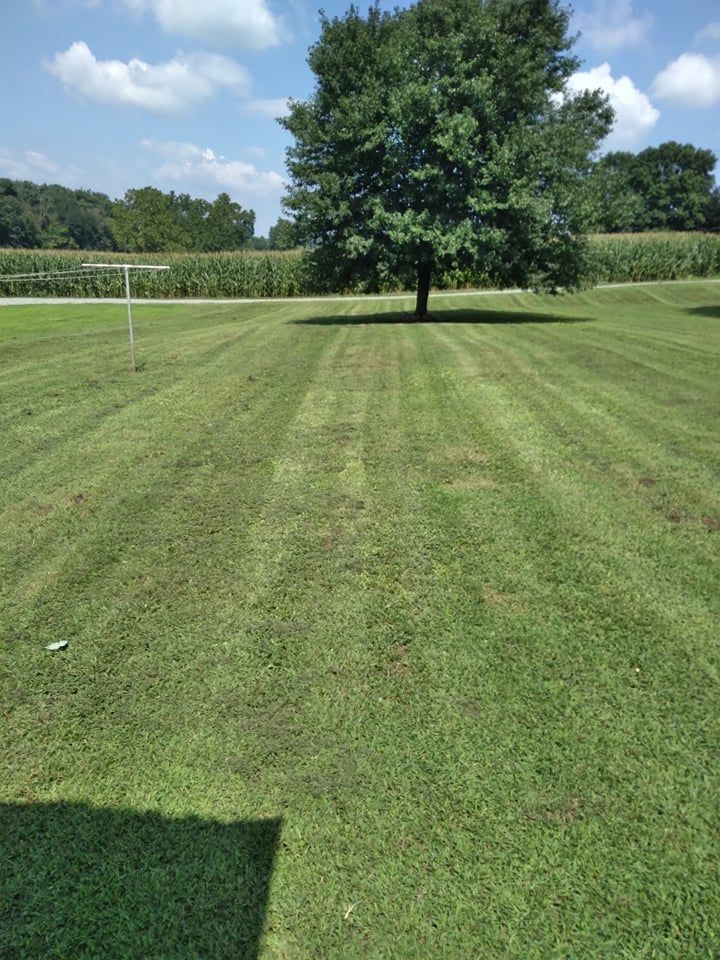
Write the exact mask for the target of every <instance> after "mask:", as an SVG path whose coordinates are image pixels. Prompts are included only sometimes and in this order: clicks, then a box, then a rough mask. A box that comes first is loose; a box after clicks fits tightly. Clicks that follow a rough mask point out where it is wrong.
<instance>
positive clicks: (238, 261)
mask: <svg viewBox="0 0 720 960" xmlns="http://www.w3.org/2000/svg"><path fill="white" fill-rule="evenodd" d="M92 262H96V263H98V262H100V263H108V262H117V263H127V262H135V263H158V264H168V265H169V266H170V269H169V270H168V271H167V272H164V273H154V272H151V271H147V272H144V271H137V272H136V273H133V274H132V292H133V296H134V297H149V298H156V297H157V298H172V297H183V298H184V297H188V298H193V297H197V298H201V297H209V298H212V297H296V296H308V295H312V294H316V293H318V292H319V291H320V289H321V288H320V286H319V284H318V283H317V282H316V281H315V280H314V278H313V274H312V270H311V267H310V263H309V258H308V256H307V254H305V253H303V252H302V251H293V252H270V253H264V252H263V253H209V254H188V253H180V254H177V253H176V254H136V255H129V254H112V253H98V254H88V253H86V252H83V251H52V250H17V249H12V250H0V278H4V277H8V276H18V275H21V274H23V275H27V274H36V273H46V274H53V273H56V272H59V271H68V270H72V271H74V272H73V273H71V274H70V275H68V276H66V277H59V276H53V277H46V278H42V279H41V278H29V277H25V278H24V279H16V280H10V281H6V280H4V279H0V297H63V296H65V297H120V296H123V295H124V287H123V275H122V272H121V271H118V270H116V271H108V272H103V271H101V270H98V271H95V270H87V271H85V272H84V271H82V264H83V263H92ZM718 275H720V236H719V235H716V234H701V233H657V234H650V233H645V234H606V235H597V236H593V237H591V238H590V244H589V257H588V266H587V272H586V277H585V280H586V283H588V284H590V285H592V284H596V283H620V282H632V281H635V282H637V281H641V280H679V279H684V278H690V277H710V276H718ZM436 282H437V285H438V286H439V287H442V288H445V289H448V288H451V287H480V288H489V287H492V281H491V279H490V278H488V277H487V276H484V275H480V274H479V273H476V274H471V273H467V274H464V273H461V272H460V271H454V272H452V273H447V274H444V275H442V276H439V277H437V278H436ZM338 292H340V293H343V292H347V291H338ZM388 292H389V291H388Z"/></svg>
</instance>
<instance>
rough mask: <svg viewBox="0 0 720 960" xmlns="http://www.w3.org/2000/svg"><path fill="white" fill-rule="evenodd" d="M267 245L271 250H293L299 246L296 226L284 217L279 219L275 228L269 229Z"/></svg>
mask: <svg viewBox="0 0 720 960" xmlns="http://www.w3.org/2000/svg"><path fill="white" fill-rule="evenodd" d="M268 244H269V247H270V249H271V250H294V249H295V247H298V246H300V238H299V237H298V228H297V224H296V223H295V222H294V221H292V220H288V219H287V218H286V217H280V219H279V220H278V222H277V223H276V224H275V226H274V227H270V232H269V233H268Z"/></svg>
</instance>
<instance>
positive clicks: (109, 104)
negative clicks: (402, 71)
mask: <svg viewBox="0 0 720 960" xmlns="http://www.w3.org/2000/svg"><path fill="white" fill-rule="evenodd" d="M348 5H349V0H348V2H345V0H324V2H323V0H3V31H2V35H0V82H1V83H2V89H3V90H4V100H5V108H4V110H3V118H2V124H1V125H0V176H9V177H16V178H25V179H29V180H35V181H37V182H55V183H63V184H66V185H67V186H77V187H89V188H92V189H96V190H101V191H103V192H105V193H109V194H110V195H111V196H113V197H116V196H122V194H123V193H124V192H125V190H127V189H128V188H130V187H140V186H145V185H148V184H153V185H155V186H159V187H161V188H162V189H164V190H169V189H174V190H176V191H187V192H189V193H192V194H193V195H195V196H206V197H209V198H213V197H215V196H216V195H217V194H218V193H219V192H220V191H223V190H225V191H227V192H228V193H229V194H230V195H231V196H232V197H233V198H234V199H235V200H237V201H238V202H240V203H241V204H242V205H243V206H244V207H250V208H252V209H253V210H255V211H256V213H257V225H256V233H258V234H265V233H267V230H268V228H269V227H270V226H271V225H272V224H273V223H274V222H275V220H276V219H277V217H278V216H279V214H280V198H281V196H282V190H283V178H284V176H285V167H284V152H285V148H286V146H287V145H288V138H287V135H286V134H285V133H284V131H282V130H281V129H280V127H279V126H278V125H277V123H276V122H275V121H274V119H273V118H274V117H275V116H277V115H278V114H279V113H281V112H282V111H283V109H284V104H285V102H286V98H287V97H294V98H296V99H303V98H304V97H306V96H307V95H308V94H309V93H310V92H311V90H312V83H313V80H312V75H311V73H310V71H309V69H308V67H307V64H306V53H307V48H308V45H309V44H310V43H312V42H313V40H314V39H316V37H317V35H318V19H317V9H318V7H320V6H322V7H323V8H324V10H325V11H326V13H327V14H329V15H333V14H341V13H343V12H344V11H345V9H346V8H347V6H348ZM395 5H396V4H395V0H391V2H387V3H383V4H382V6H383V7H386V8H387V9H390V8H391V7H393V6H395ZM400 5H401V6H402V5H405V4H402V3H401V4H400ZM360 6H361V8H362V7H364V6H366V4H360ZM573 23H574V27H575V29H577V30H579V31H581V33H582V36H581V39H580V40H579V41H578V44H577V52H578V54H579V55H580V56H581V58H582V60H583V67H582V68H581V70H580V71H579V73H578V75H577V76H575V77H573V79H572V81H571V86H572V87H573V88H574V89H580V88H582V87H586V86H590V87H598V86H599V87H602V88H603V89H605V90H606V91H607V92H608V94H609V95H610V98H611V101H612V103H613V105H614V107H615V109H616V111H617V114H618V120H617V125H616V129H615V131H614V132H613V133H612V134H611V137H610V139H609V141H608V143H607V144H606V148H607V149H631V150H638V149H642V148H643V147H645V146H650V145H653V144H657V143H661V142H662V141H664V140H671V139H672V140H679V141H681V142H690V143H694V144H695V145H697V146H702V147H709V148H710V149H712V150H713V151H714V152H715V153H716V154H717V155H718V156H720V7H718V4H717V0H689V2H686V3H677V0H652V2H648V3H643V2H642V0H578V2H577V3H576V4H575V14H574V20H573Z"/></svg>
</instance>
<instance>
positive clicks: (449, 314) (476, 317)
mask: <svg viewBox="0 0 720 960" xmlns="http://www.w3.org/2000/svg"><path fill="white" fill-rule="evenodd" d="M592 320H593V318H592V317H567V316H562V315H560V314H554V313H532V312H529V311H527V312H521V311H514V310H437V311H435V310H433V311H432V312H431V314H430V316H429V317H428V319H427V320H423V321H421V322H419V321H416V320H412V319H411V318H410V315H409V314H407V313H400V312H398V311H393V312H391V313H356V314H352V313H347V314H337V315H335V316H330V317H328V316H322V315H319V316H316V317H306V318H305V319H303V320H291V321H290V322H291V323H295V324H299V325H300V326H313V327H335V326H356V325H360V324H365V323H407V324H412V325H418V326H420V325H421V324H423V323H424V324H433V323H475V324H483V323H493V324H513V323H590V322H591V321H592Z"/></svg>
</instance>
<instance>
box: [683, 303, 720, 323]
mask: <svg viewBox="0 0 720 960" xmlns="http://www.w3.org/2000/svg"><path fill="white" fill-rule="evenodd" d="M686 312H687V313H691V314H692V315H693V316H694V317H710V318H711V319H713V320H720V304H718V305H713V306H708V307H688V308H687V311H686Z"/></svg>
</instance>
